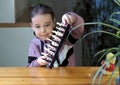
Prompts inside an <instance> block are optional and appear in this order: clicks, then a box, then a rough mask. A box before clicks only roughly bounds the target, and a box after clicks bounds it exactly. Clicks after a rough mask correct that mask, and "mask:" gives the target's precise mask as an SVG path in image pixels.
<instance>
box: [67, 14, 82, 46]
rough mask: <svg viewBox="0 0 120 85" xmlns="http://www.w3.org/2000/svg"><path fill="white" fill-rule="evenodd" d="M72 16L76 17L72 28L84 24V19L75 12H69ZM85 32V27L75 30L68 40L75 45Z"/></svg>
mask: <svg viewBox="0 0 120 85" xmlns="http://www.w3.org/2000/svg"><path fill="white" fill-rule="evenodd" d="M69 14H70V15H72V16H74V17H75V22H74V23H73V24H72V28H73V27H75V26H77V25H79V24H84V19H83V18H82V17H81V16H79V15H77V14H76V13H74V12H69ZM83 31H84V26H80V27H78V28H77V29H75V30H73V31H72V32H71V34H70V35H69V37H68V40H69V42H70V43H71V44H74V43H75V42H76V41H77V40H78V39H79V38H80V37H81V35H82V33H83Z"/></svg>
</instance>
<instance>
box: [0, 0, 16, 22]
mask: <svg viewBox="0 0 120 85" xmlns="http://www.w3.org/2000/svg"><path fill="white" fill-rule="evenodd" d="M14 22H15V15H14V0H0V23H14Z"/></svg>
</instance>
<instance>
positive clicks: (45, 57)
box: [37, 56, 51, 66]
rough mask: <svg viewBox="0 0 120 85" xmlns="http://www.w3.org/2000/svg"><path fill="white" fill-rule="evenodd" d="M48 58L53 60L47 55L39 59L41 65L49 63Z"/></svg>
mask: <svg viewBox="0 0 120 85" xmlns="http://www.w3.org/2000/svg"><path fill="white" fill-rule="evenodd" d="M46 60H51V58H49V57H47V56H41V57H39V58H38V59H37V62H38V63H39V64H40V65H41V66H45V65H47V64H48V63H49V62H47V61H46Z"/></svg>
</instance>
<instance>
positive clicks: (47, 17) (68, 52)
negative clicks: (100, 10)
mask: <svg viewBox="0 0 120 85" xmlns="http://www.w3.org/2000/svg"><path fill="white" fill-rule="evenodd" d="M55 23H56V22H55V16H54V13H53V11H52V10H51V8H50V7H48V6H46V5H44V4H37V5H36V6H35V7H34V8H33V10H32V12H31V27H32V30H33V31H34V35H35V36H34V38H33V39H32V41H31V43H30V45H29V53H28V65H27V66H28V67H40V66H46V65H47V64H48V63H49V62H47V61H46V60H45V59H47V60H51V59H50V58H49V57H47V55H46V56H45V55H43V53H45V52H46V50H45V49H44V47H45V46H46V45H49V41H47V38H50V34H52V30H53V29H54V28H55ZM80 23H84V20H83V19H82V18H81V17H80V16H78V15H77V14H75V13H73V12H68V13H65V14H64V15H63V16H62V24H64V25H68V24H69V25H71V28H72V27H74V26H76V25H78V24H80ZM83 30H84V27H83V26H82V27H80V28H78V29H76V30H74V31H72V32H71V34H70V36H69V38H68V40H65V41H64V44H63V45H62V47H61V49H60V51H59V60H60V66H75V65H76V61H75V55H74V52H73V44H74V43H75V42H76V41H77V39H78V38H79V37H80V36H81V35H82V33H83ZM54 66H58V65H57V64H56V63H55V64H54Z"/></svg>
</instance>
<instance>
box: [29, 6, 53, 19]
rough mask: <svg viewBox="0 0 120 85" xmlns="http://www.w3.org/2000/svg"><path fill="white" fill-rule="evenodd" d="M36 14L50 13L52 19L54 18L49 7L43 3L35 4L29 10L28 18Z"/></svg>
mask: <svg viewBox="0 0 120 85" xmlns="http://www.w3.org/2000/svg"><path fill="white" fill-rule="evenodd" d="M37 14H50V15H51V17H52V20H54V17H55V15H54V13H53V11H52V9H51V8H50V7H48V6H47V5H45V4H37V5H35V6H34V8H33V9H32V11H31V15H30V18H32V17H34V16H36V15H37Z"/></svg>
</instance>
